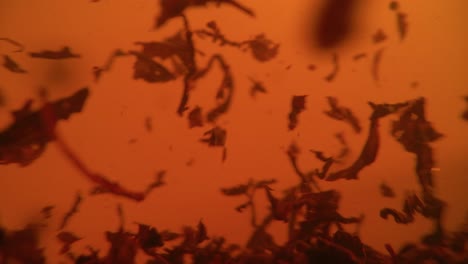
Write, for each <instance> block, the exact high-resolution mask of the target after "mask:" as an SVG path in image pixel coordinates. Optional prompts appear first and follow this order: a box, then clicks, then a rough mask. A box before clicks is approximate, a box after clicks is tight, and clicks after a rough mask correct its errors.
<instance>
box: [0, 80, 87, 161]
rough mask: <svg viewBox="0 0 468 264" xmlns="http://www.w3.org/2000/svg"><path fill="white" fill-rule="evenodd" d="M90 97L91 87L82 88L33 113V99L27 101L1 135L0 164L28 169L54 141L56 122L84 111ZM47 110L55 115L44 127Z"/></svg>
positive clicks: (13, 113) (14, 112) (15, 113)
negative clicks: (52, 133) (43, 116)
mask: <svg viewBox="0 0 468 264" xmlns="http://www.w3.org/2000/svg"><path fill="white" fill-rule="evenodd" d="M88 95H89V90H88V88H82V89H80V90H79V91H77V92H75V93H74V94H72V95H71V96H69V97H65V98H62V99H59V100H56V101H54V102H50V103H47V104H46V105H44V106H43V107H42V108H41V109H39V110H37V111H32V110H31V106H32V103H33V101H32V100H29V101H27V102H26V103H25V104H24V106H23V108H22V109H19V110H17V111H13V112H12V115H13V118H14V121H13V123H12V124H11V125H10V126H9V127H7V128H6V129H5V130H3V131H1V132H0V164H10V163H18V164H20V165H21V166H27V165H29V164H30V163H31V162H33V161H34V160H36V159H37V158H38V157H39V156H40V155H41V154H42V153H43V151H44V150H45V148H46V145H47V143H49V142H50V141H53V140H54V137H53V136H52V135H51V134H50V131H51V130H54V129H55V126H56V124H57V122H58V121H59V120H67V119H68V118H69V117H70V116H71V115H72V114H74V113H79V112H81V110H82V109H83V107H84V104H85V102H86V100H87V98H88ZM44 109H51V111H53V112H54V113H55V118H54V119H53V120H51V122H50V124H45V123H44V121H43V119H42V112H43V111H44Z"/></svg>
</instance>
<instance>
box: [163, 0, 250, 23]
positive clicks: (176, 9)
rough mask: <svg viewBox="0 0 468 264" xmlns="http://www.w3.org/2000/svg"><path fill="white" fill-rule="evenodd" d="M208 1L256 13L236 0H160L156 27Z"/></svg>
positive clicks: (248, 12)
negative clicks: (159, 11)
mask: <svg viewBox="0 0 468 264" xmlns="http://www.w3.org/2000/svg"><path fill="white" fill-rule="evenodd" d="M208 3H218V4H227V5H231V6H233V7H235V8H236V9H238V10H240V11H241V12H243V13H246V14H247V15H249V16H254V13H253V11H252V10H250V9H249V8H247V7H245V6H243V5H241V4H239V3H238V2H236V1H235V0H197V1H186V0H160V10H161V13H160V15H159V17H158V18H157V19H156V21H155V26H154V27H155V28H159V27H161V26H162V25H164V24H165V23H166V22H167V21H168V20H170V19H172V18H174V17H177V16H180V15H182V13H183V12H184V11H185V9H187V8H189V7H191V6H205V5H207V4H208Z"/></svg>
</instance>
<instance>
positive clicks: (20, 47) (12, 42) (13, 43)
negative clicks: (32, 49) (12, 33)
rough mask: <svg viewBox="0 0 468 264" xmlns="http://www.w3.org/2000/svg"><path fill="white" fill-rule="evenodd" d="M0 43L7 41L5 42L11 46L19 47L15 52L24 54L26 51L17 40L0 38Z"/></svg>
mask: <svg viewBox="0 0 468 264" xmlns="http://www.w3.org/2000/svg"><path fill="white" fill-rule="evenodd" d="M0 41H5V42H8V43H10V44H11V45H14V46H16V47H18V49H17V50H15V51H14V52H22V51H23V50H24V46H23V44H21V43H19V42H18V41H16V40H13V39H11V38H0Z"/></svg>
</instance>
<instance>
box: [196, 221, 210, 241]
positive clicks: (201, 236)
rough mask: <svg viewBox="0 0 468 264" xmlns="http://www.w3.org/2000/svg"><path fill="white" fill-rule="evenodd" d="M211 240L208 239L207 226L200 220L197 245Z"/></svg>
mask: <svg viewBox="0 0 468 264" xmlns="http://www.w3.org/2000/svg"><path fill="white" fill-rule="evenodd" d="M209 239H210V238H209V237H208V231H207V230H206V226H205V224H203V222H202V221H201V220H200V222H198V226H197V234H196V241H197V244H200V243H202V242H203V241H205V240H209Z"/></svg>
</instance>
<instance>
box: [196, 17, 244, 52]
mask: <svg viewBox="0 0 468 264" xmlns="http://www.w3.org/2000/svg"><path fill="white" fill-rule="evenodd" d="M206 26H207V27H208V30H206V29H201V30H196V31H195V32H194V33H195V34H197V36H199V37H200V38H204V37H209V38H211V39H212V41H213V43H218V44H219V45H220V46H226V45H227V46H232V47H236V48H240V47H241V46H242V44H244V43H243V42H238V41H232V40H229V39H227V38H226V36H224V34H223V33H221V30H220V29H219V27H218V25H217V24H216V22H215V21H210V22H208V23H207V24H206Z"/></svg>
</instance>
